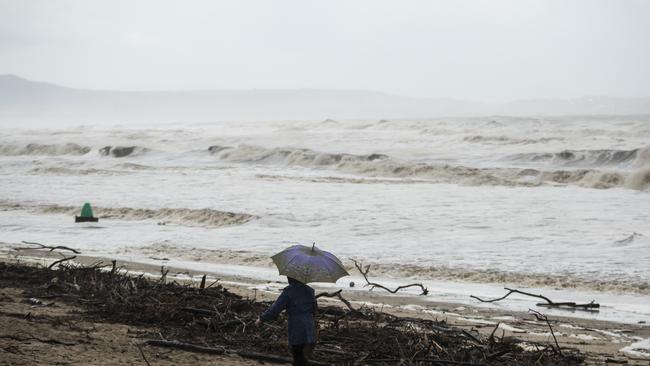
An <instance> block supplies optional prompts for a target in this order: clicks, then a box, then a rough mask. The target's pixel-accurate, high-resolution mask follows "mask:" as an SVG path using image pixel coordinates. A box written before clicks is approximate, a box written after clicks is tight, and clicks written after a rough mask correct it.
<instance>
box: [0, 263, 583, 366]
mask: <svg viewBox="0 0 650 366" xmlns="http://www.w3.org/2000/svg"><path fill="white" fill-rule="evenodd" d="M114 268H115V270H111V267H109V268H107V269H106V270H102V269H100V268H95V267H90V268H88V267H85V266H83V265H80V264H77V263H73V262H66V263H62V264H60V265H59V266H58V268H57V269H56V270H51V269H47V268H42V267H29V266H24V265H17V264H7V263H2V262H0V273H2V276H0V288H3V287H17V286H25V285H28V290H27V293H26V295H27V296H28V297H36V298H40V299H44V298H58V299H60V300H58V301H61V302H69V303H73V304H75V305H76V306H79V307H82V308H83V309H84V310H85V312H84V316H87V317H90V319H92V320H93V321H95V322H111V323H118V324H137V325H139V326H140V325H141V326H149V327H151V328H150V329H151V333H150V334H156V332H157V334H158V336H155V338H154V339H156V340H160V341H155V342H151V343H150V344H151V345H152V346H154V345H155V344H161V345H162V344H164V343H160V342H161V341H164V340H166V341H165V342H173V341H172V340H176V341H177V343H167V344H166V345H165V346H168V347H173V348H177V347H174V346H177V345H178V344H181V345H180V346H179V347H184V346H183V345H182V344H183V343H185V344H190V345H192V346H197V345H198V347H206V346H210V347H207V348H213V349H214V348H216V349H217V350H216V351H215V350H213V349H207V350H206V349H205V348H196V347H190V348H192V350H191V351H192V352H212V353H216V354H226V353H235V354H239V355H240V356H242V357H251V358H254V359H257V360H260V361H261V360H266V362H268V361H271V362H284V363H286V357H287V356H288V355H287V346H286V344H287V340H286V326H287V317H286V315H280V317H279V318H278V319H277V320H276V321H275V323H273V324H268V323H265V325H264V326H263V327H254V326H251V325H250V324H251V322H253V321H254V320H255V319H257V317H258V316H259V314H260V313H262V312H263V311H264V310H266V309H267V308H268V306H269V305H270V303H269V302H259V301H253V300H251V299H248V298H244V297H242V296H240V295H237V294H235V293H232V292H230V291H228V290H227V289H226V288H224V287H223V286H221V285H219V284H215V285H214V286H212V287H210V286H206V287H205V288H204V289H200V288H198V286H197V285H196V284H178V283H176V282H174V281H166V283H162V282H161V281H160V280H159V279H148V278H145V277H144V276H143V275H129V274H128V273H127V272H126V271H120V270H119V269H118V268H119V267H118V266H117V264H116V265H114ZM53 276H56V278H58V281H52V280H51V279H52V278H53ZM70 284H74V285H76V286H75V289H74V291H71V287H70ZM334 294H335V295H334V296H333V297H335V298H337V299H338V295H340V294H341V293H339V294H336V292H334ZM328 295H330V294H328ZM323 305H325V304H323ZM353 309H356V311H349V310H348V308H344V307H341V306H331V305H329V306H328V305H325V306H322V307H321V308H320V311H319V313H318V315H317V320H318V324H319V336H318V337H319V344H318V346H317V347H316V348H315V349H314V351H313V358H314V359H315V360H318V361H320V363H316V362H312V364H315V365H353V364H355V363H356V364H359V365H365V364H373V365H376V366H382V365H386V366H388V365H396V364H402V365H445V364H447V365H472V364H482V365H491V366H515V365H517V366H532V365H556V366H574V365H577V364H579V363H580V362H581V360H582V359H583V358H584V357H583V356H582V355H581V354H579V353H578V352H577V351H574V350H571V349H566V350H562V355H560V354H558V353H557V352H555V351H554V350H553V348H552V347H549V346H548V344H544V345H541V344H540V345H541V346H543V347H539V348H537V349H533V350H530V349H522V348H521V347H519V346H518V345H517V344H518V343H521V342H522V341H520V340H517V339H514V338H512V337H503V336H501V337H499V335H495V333H496V332H495V333H493V335H492V337H491V339H489V338H488V337H487V334H486V335H485V336H484V335H481V334H478V333H476V332H475V331H473V330H470V329H466V330H465V329H461V328H458V327H453V326H450V325H449V324H447V323H446V322H445V321H439V320H434V319H421V318H409V317H398V316H395V315H393V314H389V313H384V312H382V311H378V310H376V309H374V308H365V307H360V308H356V307H354V308H353ZM21 339H24V338H21ZM527 343H530V342H527ZM170 344H171V345H170ZM216 345H219V346H221V347H222V348H217V347H216ZM163 347H164V346H163ZM0 349H1V348H0ZM132 349H133V352H134V357H137V359H139V360H143V357H142V354H141V353H138V352H139V351H138V350H136V349H135V347H133V348H132ZM186 349H187V347H186ZM144 351H145V353H144V354H145V355H147V350H144ZM262 357H263V358H262ZM140 362H141V363H142V364H144V363H145V361H140Z"/></svg>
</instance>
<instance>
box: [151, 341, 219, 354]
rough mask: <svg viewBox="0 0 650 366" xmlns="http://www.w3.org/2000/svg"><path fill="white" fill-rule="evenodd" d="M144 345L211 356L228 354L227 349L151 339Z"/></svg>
mask: <svg viewBox="0 0 650 366" xmlns="http://www.w3.org/2000/svg"><path fill="white" fill-rule="evenodd" d="M144 343H145V344H146V345H149V346H156V347H166V348H178V349H182V350H183V351H190V352H198V353H209V354H211V355H223V354H224V353H226V349H225V348H224V347H206V346H199V345H198V344H191V343H183V342H179V341H164V340H158V339H150V340H148V341H146V342H144Z"/></svg>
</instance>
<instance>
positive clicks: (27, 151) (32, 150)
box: [0, 143, 91, 156]
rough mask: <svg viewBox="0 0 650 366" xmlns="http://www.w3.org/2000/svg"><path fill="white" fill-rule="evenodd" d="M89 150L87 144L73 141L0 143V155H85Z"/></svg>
mask: <svg viewBox="0 0 650 366" xmlns="http://www.w3.org/2000/svg"><path fill="white" fill-rule="evenodd" d="M90 150H91V148H90V147H88V146H82V145H79V144H75V143H65V144H35V143H34V144H27V145H12V144H10V145H0V155H5V156H19V155H49V156H61V155H85V154H87V153H89V152H90Z"/></svg>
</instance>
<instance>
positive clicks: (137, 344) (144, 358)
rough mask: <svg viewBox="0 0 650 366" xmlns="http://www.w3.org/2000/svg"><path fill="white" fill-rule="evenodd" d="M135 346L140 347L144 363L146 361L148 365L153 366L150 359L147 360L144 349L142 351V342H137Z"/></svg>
mask: <svg viewBox="0 0 650 366" xmlns="http://www.w3.org/2000/svg"><path fill="white" fill-rule="evenodd" d="M135 346H136V347H138V351H140V355H141V356H142V359H143V360H144V363H146V364H147V366H151V364H150V363H149V360H147V357H146V356H145V355H144V351H142V347H141V346H140V343H135Z"/></svg>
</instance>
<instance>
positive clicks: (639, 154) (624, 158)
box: [509, 147, 650, 167]
mask: <svg viewBox="0 0 650 366" xmlns="http://www.w3.org/2000/svg"><path fill="white" fill-rule="evenodd" d="M509 159H510V160H515V161H528V162H544V163H552V164H557V165H567V166H603V165H623V166H637V167H643V166H646V165H650V147H646V148H639V149H632V150H611V149H601V150H563V151H560V152H556V153H526V154H516V155H512V156H510V157H509Z"/></svg>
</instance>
